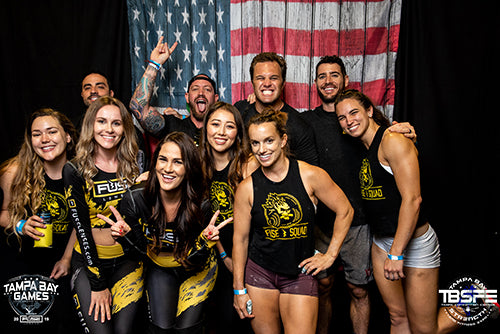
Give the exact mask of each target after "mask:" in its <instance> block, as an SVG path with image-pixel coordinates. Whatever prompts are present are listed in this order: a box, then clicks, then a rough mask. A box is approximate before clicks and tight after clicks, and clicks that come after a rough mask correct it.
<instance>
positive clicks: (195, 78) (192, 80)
mask: <svg viewBox="0 0 500 334" xmlns="http://www.w3.org/2000/svg"><path fill="white" fill-rule="evenodd" d="M196 80H206V81H208V82H210V84H211V85H212V87H213V89H214V92H215V94H217V85H216V84H215V81H213V80H212V78H210V77H209V76H208V75H206V74H204V73H200V74H197V75H195V76H194V77H192V78H191V80H189V84H188V88H187V89H188V91H189V88H191V85H192V84H193V82H195V81H196Z"/></svg>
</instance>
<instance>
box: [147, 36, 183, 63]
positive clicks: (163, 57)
mask: <svg viewBox="0 0 500 334" xmlns="http://www.w3.org/2000/svg"><path fill="white" fill-rule="evenodd" d="M176 47H177V42H175V43H174V44H172V46H171V47H170V48H169V47H168V44H167V43H163V36H160V39H159V40H158V44H156V47H155V48H154V49H153V51H151V56H150V59H151V60H153V61H155V62H157V63H159V64H160V65H163V64H164V63H165V62H166V61H167V59H168V58H169V57H170V55H171V54H172V52H174V50H175V48H176Z"/></svg>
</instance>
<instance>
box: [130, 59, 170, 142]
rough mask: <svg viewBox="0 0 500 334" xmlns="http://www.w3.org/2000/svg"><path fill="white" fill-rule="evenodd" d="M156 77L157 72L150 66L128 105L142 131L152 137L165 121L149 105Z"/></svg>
mask: <svg viewBox="0 0 500 334" xmlns="http://www.w3.org/2000/svg"><path fill="white" fill-rule="evenodd" d="M156 75H157V71H156V70H155V69H154V68H152V67H151V66H148V67H147V68H146V71H145V72H144V75H143V76H142V78H141V80H140V81H139V84H138V85H137V88H136V89H135V92H134V95H132V98H131V100H130V105H129V107H130V110H131V111H132V114H133V115H134V116H135V117H136V118H137V119H138V120H139V122H140V123H141V126H142V127H143V128H144V130H146V131H148V132H150V133H151V134H153V135H154V134H157V133H158V132H159V131H161V130H162V129H163V127H164V126H165V119H164V118H163V116H162V114H160V113H159V112H158V110H157V109H156V108H155V107H152V106H150V104H149V103H150V101H151V95H152V92H153V85H154V82H155V80H156Z"/></svg>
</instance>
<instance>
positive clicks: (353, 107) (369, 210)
mask: <svg viewBox="0 0 500 334" xmlns="http://www.w3.org/2000/svg"><path fill="white" fill-rule="evenodd" d="M335 104H336V105H335V109H336V113H337V116H338V119H339V122H340V125H341V127H342V129H343V130H344V132H345V133H347V134H349V135H351V136H353V137H356V138H359V139H360V140H361V142H362V143H363V144H364V145H365V147H366V149H367V151H366V156H365V157H364V159H363V160H362V163H361V168H360V173H359V177H360V184H361V196H362V198H363V202H364V206H365V209H366V215H367V220H368V223H369V224H370V227H371V229H372V233H373V246H372V262H373V274H374V277H375V281H376V283H377V287H378V289H379V291H380V293H381V295H382V298H383V300H384V302H385V304H386V305H387V308H388V309H389V315H390V318H391V333H440V332H450V331H451V330H453V329H455V328H456V327H458V325H457V323H455V322H453V321H452V320H451V319H450V318H449V317H448V316H447V315H446V311H445V309H444V308H441V309H440V310H438V306H437V300H438V280H439V279H438V275H439V265H440V252H439V242H438V240H437V237H436V234H435V232H434V230H433V229H432V227H431V226H430V225H429V223H428V222H427V219H426V218H425V217H424V215H423V214H422V212H421V202H422V198H421V193H420V170H419V163H418V152H417V149H416V147H415V145H414V144H413V143H412V141H411V140H409V139H408V138H406V137H405V136H404V135H403V134H400V133H394V132H391V131H389V130H387V127H388V126H389V125H390V123H389V120H388V119H387V118H385V116H384V114H382V112H380V111H379V110H377V109H376V108H375V106H374V105H373V103H372V102H371V101H370V99H369V98H368V97H367V96H365V95H364V94H362V93H360V92H358V91H356V90H346V91H344V92H342V93H341V94H339V96H338V97H337V100H336V103H335Z"/></svg>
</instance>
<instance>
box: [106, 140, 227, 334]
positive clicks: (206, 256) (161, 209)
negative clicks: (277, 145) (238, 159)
mask: <svg viewBox="0 0 500 334" xmlns="http://www.w3.org/2000/svg"><path fill="white" fill-rule="evenodd" d="M203 187H204V184H203V173H202V172H201V159H200V154H199V150H198V149H197V148H196V146H195V144H194V142H193V140H192V139H191V138H189V137H188V136H187V135H186V134H185V133H182V132H172V133H170V134H169V135H168V136H167V137H165V139H163V140H162V141H161V142H160V143H159V144H158V147H157V149H156V151H155V153H154V155H153V157H152V164H151V167H150V170H149V178H148V180H147V181H146V182H145V184H140V185H137V186H134V187H132V188H131V189H130V190H129V191H127V193H126V194H125V196H124V198H123V201H122V203H121V204H120V208H121V209H120V211H121V213H122V214H123V216H124V219H125V220H123V219H122V218H121V216H120V214H119V213H118V212H117V211H116V210H115V209H114V208H113V212H114V215H115V217H116V218H117V222H116V223H114V222H113V221H112V220H110V219H108V218H106V217H104V216H100V218H101V219H104V220H105V221H106V222H108V223H109V224H111V225H112V227H111V234H112V236H114V237H116V238H117V240H118V242H120V243H121V244H122V246H123V248H124V251H125V252H127V251H136V253H137V252H138V253H140V254H147V258H148V262H147V273H146V291H147V294H148V302H149V311H150V321H151V323H150V327H151V332H153V333H171V332H175V333H176V332H182V333H201V332H202V330H203V322H202V320H203V313H204V311H205V310H204V308H205V304H206V303H205V301H206V300H207V297H208V294H209V293H210V291H212V289H213V287H214V284H215V278H216V276H217V259H216V256H215V251H214V249H213V246H214V245H215V243H216V241H217V240H218V238H219V229H220V228H222V227H223V226H225V225H226V224H227V223H228V222H229V221H230V220H232V218H230V219H228V220H226V221H224V222H222V223H220V224H219V225H217V226H214V225H215V221H216V220H217V215H218V212H216V213H215V215H214V216H213V217H212V219H211V221H210V223H209V224H208V226H207V225H206V224H205V223H204V222H205V221H206V213H207V212H209V209H210V208H209V205H208V201H204V198H203V194H204V191H203V190H204V188H203ZM202 206H203V208H202ZM205 206H206V207H205ZM125 221H126V222H125ZM205 226H206V227H205Z"/></svg>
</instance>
